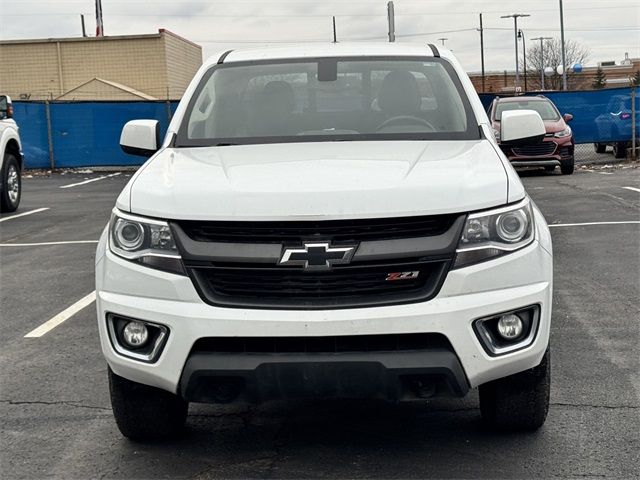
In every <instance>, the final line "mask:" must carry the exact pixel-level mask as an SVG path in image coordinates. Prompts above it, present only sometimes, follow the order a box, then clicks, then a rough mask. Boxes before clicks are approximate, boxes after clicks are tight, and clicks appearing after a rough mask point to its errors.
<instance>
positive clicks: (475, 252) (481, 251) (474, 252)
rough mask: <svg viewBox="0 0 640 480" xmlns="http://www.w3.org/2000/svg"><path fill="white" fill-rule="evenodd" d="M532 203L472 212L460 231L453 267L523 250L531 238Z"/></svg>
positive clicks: (526, 202)
mask: <svg viewBox="0 0 640 480" xmlns="http://www.w3.org/2000/svg"><path fill="white" fill-rule="evenodd" d="M533 227H534V225H533V213H532V211H531V201H530V200H529V199H528V198H526V199H525V200H523V201H522V202H519V203H518V204H516V205H512V206H509V207H504V208H499V209H496V210H490V211H486V212H479V213H472V214H471V215H469V216H468V217H467V221H466V223H465V225H464V228H463V230H462V236H461V237H460V241H459V243H458V249H457V250H456V261H455V263H454V268H460V267H465V266H467V265H471V264H474V263H478V262H483V261H485V260H489V259H492V258H496V257H500V256H502V255H505V254H507V253H510V252H514V251H516V250H520V249H521V248H523V247H526V246H527V245H529V244H530V243H531V242H533V239H534V228H533Z"/></svg>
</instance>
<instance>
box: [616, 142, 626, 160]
mask: <svg viewBox="0 0 640 480" xmlns="http://www.w3.org/2000/svg"><path fill="white" fill-rule="evenodd" d="M626 155H627V142H616V143H614V144H613V156H614V157H616V158H624V157H625V156H626Z"/></svg>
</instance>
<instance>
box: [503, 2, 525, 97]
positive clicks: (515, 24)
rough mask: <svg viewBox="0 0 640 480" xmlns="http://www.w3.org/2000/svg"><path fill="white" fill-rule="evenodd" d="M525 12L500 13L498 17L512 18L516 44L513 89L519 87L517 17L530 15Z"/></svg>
mask: <svg viewBox="0 0 640 480" xmlns="http://www.w3.org/2000/svg"><path fill="white" fill-rule="evenodd" d="M530 16H531V15H528V14H526V13H512V14H511V15H502V16H501V17H500V18H513V34H514V37H515V45H516V85H515V87H516V88H515V90H516V91H517V90H518V88H519V87H520V68H519V67H518V18H520V17H530Z"/></svg>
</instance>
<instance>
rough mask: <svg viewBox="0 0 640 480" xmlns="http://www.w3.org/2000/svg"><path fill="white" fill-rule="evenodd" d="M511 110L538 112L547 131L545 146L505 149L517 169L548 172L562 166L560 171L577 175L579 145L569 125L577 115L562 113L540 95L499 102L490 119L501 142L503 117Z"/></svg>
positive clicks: (502, 99) (497, 101)
mask: <svg viewBox="0 0 640 480" xmlns="http://www.w3.org/2000/svg"><path fill="white" fill-rule="evenodd" d="M510 110H535V111H536V112H538V113H539V114H540V116H541V117H542V120H544V125H545V128H546V135H545V138H544V141H543V142H542V143H531V144H530V145H518V146H506V145H501V148H502V151H503V152H504V154H505V155H506V156H507V157H508V158H509V161H511V164H512V165H513V166H514V167H544V169H545V170H546V171H548V172H553V170H554V169H555V168H556V167H557V166H560V171H561V172H562V173H563V174H565V175H569V174H571V173H573V168H574V157H573V152H574V148H575V143H574V140H573V134H572V132H571V128H570V127H569V126H568V125H567V123H568V122H570V121H571V120H572V119H573V115H571V114H570V113H565V114H564V115H560V112H559V111H558V109H557V108H556V106H555V105H554V104H553V102H552V101H551V100H549V99H548V98H546V97H544V96H542V95H540V96H536V97H508V98H496V99H495V100H494V101H493V102H492V103H491V107H489V118H490V119H491V124H492V126H493V129H494V133H495V134H496V137H497V138H500V120H501V118H502V113H503V112H506V111H510Z"/></svg>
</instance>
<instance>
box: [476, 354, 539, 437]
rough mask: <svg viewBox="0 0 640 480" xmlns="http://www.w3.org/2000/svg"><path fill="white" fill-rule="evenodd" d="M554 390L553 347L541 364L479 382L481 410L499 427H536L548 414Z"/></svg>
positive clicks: (487, 422)
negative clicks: (552, 377)
mask: <svg viewBox="0 0 640 480" xmlns="http://www.w3.org/2000/svg"><path fill="white" fill-rule="evenodd" d="M550 390H551V359H550V351H549V348H547V351H546V352H545V354H544V357H542V361H541V362H540V365H538V366H537V367H534V368H531V369H529V370H525V371H524V372H520V373H516V374H515V375H510V376H508V377H505V378H500V379H498V380H494V381H492V382H489V383H485V384H484V385H481V386H480V411H481V413H482V419H483V421H484V422H485V423H486V424H487V426H489V427H491V428H495V429H499V430H537V429H538V428H540V427H541V426H542V425H543V424H544V421H545V420H546V418H547V412H548V411H549V393H550Z"/></svg>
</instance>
